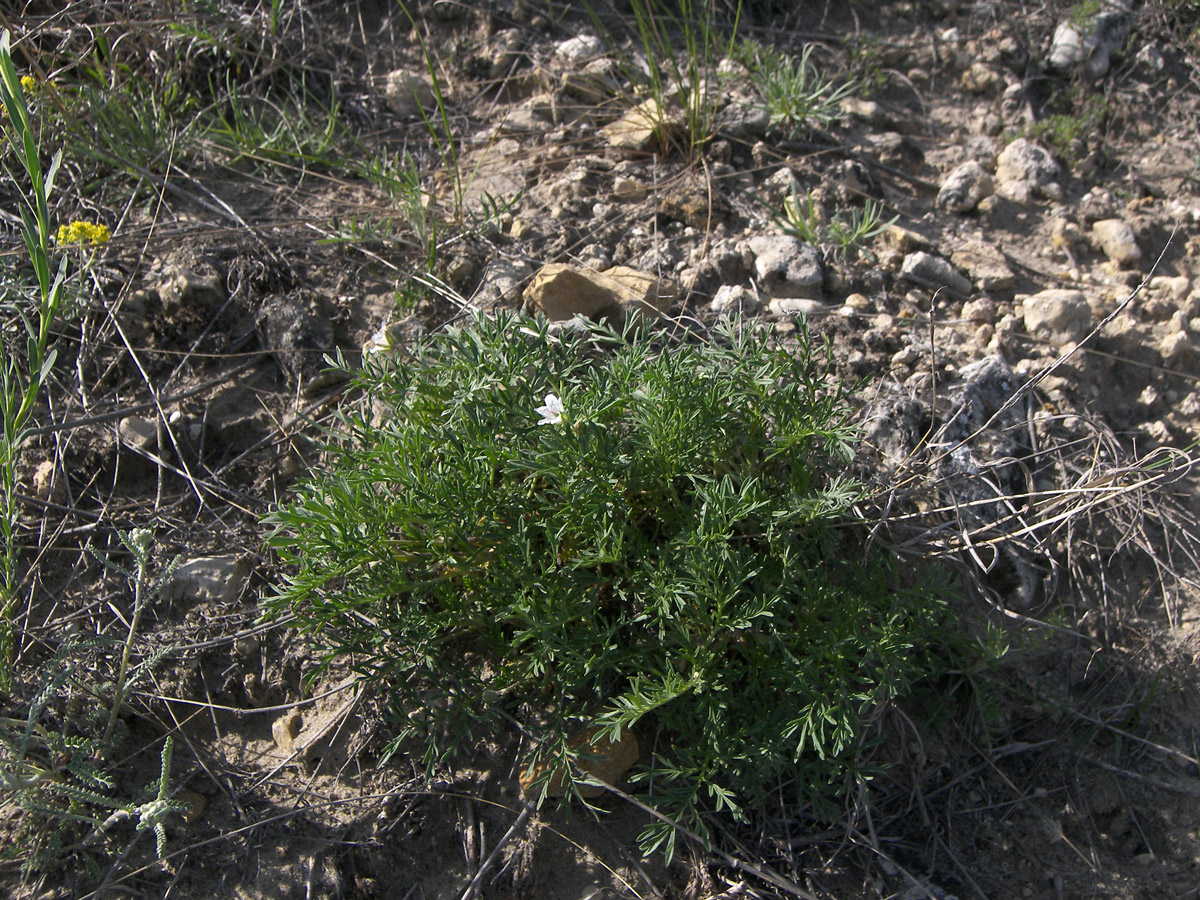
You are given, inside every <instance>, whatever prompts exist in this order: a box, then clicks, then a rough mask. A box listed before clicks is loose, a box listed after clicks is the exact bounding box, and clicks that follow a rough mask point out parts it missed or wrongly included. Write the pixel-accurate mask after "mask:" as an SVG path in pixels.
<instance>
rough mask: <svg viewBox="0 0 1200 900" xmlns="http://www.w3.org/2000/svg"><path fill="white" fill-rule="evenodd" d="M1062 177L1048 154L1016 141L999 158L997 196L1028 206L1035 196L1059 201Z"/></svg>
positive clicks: (997, 162) (1056, 164) (1041, 149)
mask: <svg viewBox="0 0 1200 900" xmlns="http://www.w3.org/2000/svg"><path fill="white" fill-rule="evenodd" d="M1060 174H1061V170H1060V169H1059V167H1058V163H1056V162H1055V161H1054V157H1053V156H1051V155H1050V153H1049V152H1048V151H1046V150H1044V149H1043V148H1041V147H1039V146H1038V145H1037V144H1034V143H1031V142H1030V141H1028V140H1026V139H1025V138H1017V139H1016V140H1015V141H1013V142H1012V143H1011V144H1009V145H1008V146H1007V147H1005V148H1004V149H1003V150H1002V151H1000V155H999V156H998V157H997V158H996V193H997V194H999V195H1000V196H1001V197H1004V198H1006V199H1008V200H1012V201H1013V202H1015V203H1028V202H1029V201H1030V199H1032V198H1033V197H1035V196H1038V197H1045V198H1047V199H1050V200H1058V199H1060V198H1061V197H1062V186H1061V185H1060V184H1059V183H1058V179H1059V177H1060Z"/></svg>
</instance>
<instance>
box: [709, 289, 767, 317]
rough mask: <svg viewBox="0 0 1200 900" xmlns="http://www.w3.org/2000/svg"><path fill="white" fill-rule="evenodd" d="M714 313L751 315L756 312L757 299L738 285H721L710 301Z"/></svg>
mask: <svg viewBox="0 0 1200 900" xmlns="http://www.w3.org/2000/svg"><path fill="white" fill-rule="evenodd" d="M711 306H712V311H713V312H715V313H752V312H756V311H757V310H758V298H757V297H755V296H754V294H753V292H751V291H750V290H749V289H747V288H744V287H742V286H741V285H740V284H723V285H721V286H720V287H719V288H717V292H716V294H714V295H713V299H712V304H711Z"/></svg>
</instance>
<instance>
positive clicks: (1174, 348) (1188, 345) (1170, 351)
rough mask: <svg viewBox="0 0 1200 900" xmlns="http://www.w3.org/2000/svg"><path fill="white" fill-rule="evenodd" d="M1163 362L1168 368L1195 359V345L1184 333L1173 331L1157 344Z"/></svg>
mask: <svg viewBox="0 0 1200 900" xmlns="http://www.w3.org/2000/svg"><path fill="white" fill-rule="evenodd" d="M1158 350H1159V353H1161V354H1162V358H1163V362H1164V363H1166V364H1167V365H1169V366H1181V365H1186V364H1187V363H1190V362H1192V360H1194V359H1195V358H1196V345H1195V343H1194V342H1193V341H1192V337H1191V335H1189V334H1188V333H1187V332H1186V331H1174V332H1171V333H1170V334H1168V335H1167V336H1166V337H1165V338H1163V340H1162V343H1160V344H1159V348H1158Z"/></svg>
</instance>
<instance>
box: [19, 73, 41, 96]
mask: <svg viewBox="0 0 1200 900" xmlns="http://www.w3.org/2000/svg"><path fill="white" fill-rule="evenodd" d="M36 87H37V79H36V78H34V77H33V76H32V75H22V76H21V90H23V91H25V93H27V94H28V93H29V92H30V91H32V90H33V89H34V88H36Z"/></svg>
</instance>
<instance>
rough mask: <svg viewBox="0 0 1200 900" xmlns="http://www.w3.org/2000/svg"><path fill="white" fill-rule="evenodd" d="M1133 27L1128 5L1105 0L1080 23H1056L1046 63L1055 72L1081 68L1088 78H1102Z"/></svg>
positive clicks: (1065, 21) (1071, 20) (1072, 21)
mask: <svg viewBox="0 0 1200 900" xmlns="http://www.w3.org/2000/svg"><path fill="white" fill-rule="evenodd" d="M1132 25H1133V16H1132V15H1131V14H1130V11H1129V4H1128V3H1125V2H1112V0H1105V2H1103V3H1101V4H1100V9H1099V10H1098V12H1097V13H1096V14H1095V15H1093V16H1091V17H1090V18H1085V20H1084V21H1083V22H1077V21H1075V20H1074V18H1072V19H1064V20H1063V21H1061V22H1059V23H1058V27H1057V28H1055V29H1054V39H1053V40H1052V41H1051V44H1050V55H1049V57H1048V58H1047V60H1046V64H1047V65H1048V66H1049V68H1051V69H1053V70H1054V71H1057V72H1071V71H1074V70H1076V69H1082V70H1083V71H1084V72H1085V73H1086V74H1087V75H1088V77H1090V78H1101V77H1103V76H1104V75H1105V74H1106V73H1107V72H1108V70H1109V68H1110V67H1111V66H1112V57H1113V55H1114V54H1115V53H1118V52H1120V50H1121V48H1122V47H1124V46H1125V41H1126V40H1127V39H1128V38H1129V31H1130V28H1131V27H1132Z"/></svg>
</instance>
